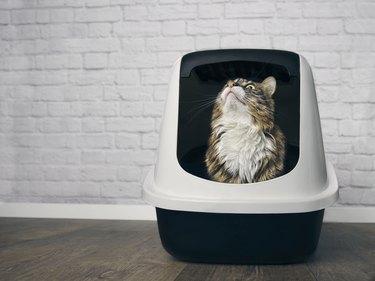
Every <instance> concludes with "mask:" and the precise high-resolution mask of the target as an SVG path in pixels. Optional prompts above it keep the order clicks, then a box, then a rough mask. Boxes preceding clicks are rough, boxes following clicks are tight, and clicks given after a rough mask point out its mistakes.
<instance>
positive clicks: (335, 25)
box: [316, 19, 344, 35]
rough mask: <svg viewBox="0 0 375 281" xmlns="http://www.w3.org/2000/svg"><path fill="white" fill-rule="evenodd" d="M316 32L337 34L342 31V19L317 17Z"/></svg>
mask: <svg viewBox="0 0 375 281" xmlns="http://www.w3.org/2000/svg"><path fill="white" fill-rule="evenodd" d="M316 24H317V31H318V34H322V35H325V34H338V33H340V32H342V31H343V26H344V24H343V21H342V20H341V19H319V20H318V21H317V23H316Z"/></svg>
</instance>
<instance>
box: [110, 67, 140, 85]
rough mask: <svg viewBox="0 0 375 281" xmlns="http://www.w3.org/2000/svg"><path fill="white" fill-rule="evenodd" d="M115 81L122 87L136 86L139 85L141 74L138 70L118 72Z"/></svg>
mask: <svg viewBox="0 0 375 281" xmlns="http://www.w3.org/2000/svg"><path fill="white" fill-rule="evenodd" d="M115 81H116V83H117V84H120V85H136V84H138V83H139V73H138V71H137V70H121V71H117V72H116V78H115Z"/></svg>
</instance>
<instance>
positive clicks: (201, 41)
mask: <svg viewBox="0 0 375 281" xmlns="http://www.w3.org/2000/svg"><path fill="white" fill-rule="evenodd" d="M195 47H196V48H197V49H198V50H204V49H219V47H220V36H218V35H203V36H199V35H198V36H196V37H195Z"/></svg>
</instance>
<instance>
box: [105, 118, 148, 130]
mask: <svg viewBox="0 0 375 281" xmlns="http://www.w3.org/2000/svg"><path fill="white" fill-rule="evenodd" d="M106 128H107V131H108V132H150V131H153V130H154V128H155V121H154V119H153V118H107V124H106Z"/></svg>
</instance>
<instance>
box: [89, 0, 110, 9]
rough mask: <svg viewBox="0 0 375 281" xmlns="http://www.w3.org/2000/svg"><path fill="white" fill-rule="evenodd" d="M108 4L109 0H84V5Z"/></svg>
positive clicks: (101, 5)
mask: <svg viewBox="0 0 375 281" xmlns="http://www.w3.org/2000/svg"><path fill="white" fill-rule="evenodd" d="M105 6H109V0H86V7H105Z"/></svg>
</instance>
